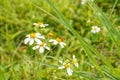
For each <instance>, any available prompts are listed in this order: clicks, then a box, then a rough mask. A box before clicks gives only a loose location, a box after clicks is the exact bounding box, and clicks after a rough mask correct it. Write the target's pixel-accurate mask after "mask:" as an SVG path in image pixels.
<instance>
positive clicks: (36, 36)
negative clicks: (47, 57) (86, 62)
mask: <svg viewBox="0 0 120 80" xmlns="http://www.w3.org/2000/svg"><path fill="white" fill-rule="evenodd" d="M33 25H35V26H40V27H46V26H48V24H43V23H42V22H39V23H33ZM48 35H49V36H53V34H52V33H49V34H48ZM44 39H45V37H44V36H42V35H41V34H40V33H30V34H28V35H26V39H25V40H24V44H29V45H33V44H34V43H36V45H35V46H34V47H33V50H36V49H38V48H39V52H40V53H44V51H45V49H47V50H50V48H49V47H48V46H47V43H45V42H43V41H42V40H44ZM48 42H52V43H53V44H54V45H57V44H59V45H60V47H61V48H64V46H65V45H66V44H65V43H64V42H62V39H61V38H57V39H50V40H49V41H48Z"/></svg>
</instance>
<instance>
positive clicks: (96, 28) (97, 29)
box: [91, 26, 100, 33]
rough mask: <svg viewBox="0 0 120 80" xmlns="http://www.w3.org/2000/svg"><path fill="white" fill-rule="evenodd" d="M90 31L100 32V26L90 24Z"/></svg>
mask: <svg viewBox="0 0 120 80" xmlns="http://www.w3.org/2000/svg"><path fill="white" fill-rule="evenodd" d="M91 32H92V33H98V32H100V28H99V27H98V26H92V30H91Z"/></svg>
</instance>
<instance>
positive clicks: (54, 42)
mask: <svg viewBox="0 0 120 80" xmlns="http://www.w3.org/2000/svg"><path fill="white" fill-rule="evenodd" d="M49 42H52V43H53V44H54V45H57V44H59V45H60V46H61V48H64V46H65V45H66V44H65V43H64V42H62V39H61V38H56V39H50V40H49Z"/></svg>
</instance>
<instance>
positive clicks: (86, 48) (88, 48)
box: [46, 0, 113, 73]
mask: <svg viewBox="0 0 120 80" xmlns="http://www.w3.org/2000/svg"><path fill="white" fill-rule="evenodd" d="M46 1H47V2H48V4H49V5H50V6H51V8H52V9H53V11H54V12H55V13H56V14H57V15H58V17H59V18H60V22H61V24H63V25H64V26H65V27H66V28H67V29H68V30H70V31H71V32H72V33H73V35H74V36H75V37H76V38H77V39H78V40H79V42H80V44H81V46H82V47H83V49H84V51H85V52H86V54H87V55H88V57H89V59H90V61H91V62H92V63H93V64H94V66H95V67H96V68H97V69H98V71H99V72H101V73H102V70H101V68H100V67H99V65H98V64H97V61H96V60H95V58H94V56H93V54H92V53H95V54H96V55H99V56H100V57H101V60H102V61H103V62H104V63H105V64H106V65H108V66H109V67H110V68H113V67H112V66H111V64H110V63H109V62H108V61H107V60H106V59H105V57H104V56H103V55H101V54H100V53H99V52H98V51H97V50H96V49H95V48H94V47H92V46H91V45H89V44H88V43H86V42H85V41H84V40H83V39H82V37H81V36H80V35H79V34H78V33H77V32H76V31H75V30H74V29H73V27H72V26H71V25H70V24H69V22H67V20H66V19H65V17H64V16H63V15H62V14H61V13H60V12H59V11H58V10H57V9H56V8H55V6H54V5H53V4H52V3H51V2H50V1H49V0H46Z"/></svg>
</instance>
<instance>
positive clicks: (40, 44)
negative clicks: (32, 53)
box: [33, 41, 50, 53]
mask: <svg viewBox="0 0 120 80" xmlns="http://www.w3.org/2000/svg"><path fill="white" fill-rule="evenodd" d="M38 48H39V52H40V53H44V51H45V49H47V50H50V48H49V47H48V46H47V44H46V43H44V42H41V41H40V42H38V43H37V45H36V46H34V47H33V50H36V49H38Z"/></svg>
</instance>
